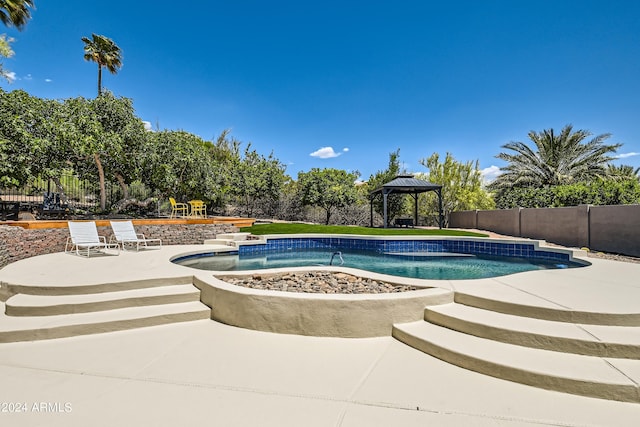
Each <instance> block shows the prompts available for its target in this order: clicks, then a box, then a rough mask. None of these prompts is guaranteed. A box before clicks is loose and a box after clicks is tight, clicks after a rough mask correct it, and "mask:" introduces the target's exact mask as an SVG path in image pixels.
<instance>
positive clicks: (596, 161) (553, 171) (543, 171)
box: [491, 125, 622, 190]
mask: <svg viewBox="0 0 640 427" xmlns="http://www.w3.org/2000/svg"><path fill="white" fill-rule="evenodd" d="M590 136H591V133H590V132H589V131H586V130H577V131H575V132H574V131H573V127H572V126H571V125H566V126H565V127H564V128H563V129H562V131H561V132H560V133H559V134H556V133H555V132H554V131H553V129H547V130H543V131H542V132H540V133H538V132H534V131H531V132H529V139H531V141H532V142H533V143H534V147H533V148H532V147H529V146H528V145H526V144H525V143H523V142H510V143H508V144H506V145H503V147H502V148H505V149H507V150H509V152H503V153H500V154H498V155H497V156H496V157H497V158H499V159H501V160H504V161H506V162H507V163H508V165H507V166H505V167H502V168H501V170H502V171H503V172H504V173H503V174H501V175H500V176H498V178H497V179H496V180H495V181H493V182H492V183H491V188H493V189H497V190H500V189H504V188H511V187H527V186H551V185H559V184H570V183H573V182H578V181H586V180H590V179H592V178H595V177H597V176H599V175H603V174H604V172H605V168H606V166H607V163H608V162H609V161H611V160H612V159H613V157H612V156H611V154H613V153H615V152H616V150H617V149H618V148H619V147H620V146H621V145H622V144H605V141H606V140H607V139H608V138H609V137H610V135H609V134H602V135H598V136H596V137H594V138H592V139H590V140H588V141H586V139H587V138H589V137H590Z"/></svg>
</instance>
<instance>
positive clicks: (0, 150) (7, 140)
mask: <svg viewBox="0 0 640 427" xmlns="http://www.w3.org/2000/svg"><path fill="white" fill-rule="evenodd" d="M43 103H44V101H43V100H41V99H39V98H36V97H32V96H30V95H29V94H28V93H26V92H25V91H22V90H17V91H12V92H5V91H3V90H2V89H0V184H2V186H19V185H23V184H25V183H26V182H27V181H28V180H29V178H30V177H31V176H32V175H33V169H34V166H36V164H37V162H34V159H36V158H38V157H39V151H40V150H39V148H40V144H39V141H38V140H37V136H36V135H35V134H34V131H36V129H38V128H40V127H41V126H42V125H43V124H44V123H43V116H42V114H41V111H42V110H43Z"/></svg>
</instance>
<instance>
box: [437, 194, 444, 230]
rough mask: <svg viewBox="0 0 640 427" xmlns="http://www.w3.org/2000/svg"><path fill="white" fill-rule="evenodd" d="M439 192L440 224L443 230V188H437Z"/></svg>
mask: <svg viewBox="0 0 640 427" xmlns="http://www.w3.org/2000/svg"><path fill="white" fill-rule="evenodd" d="M437 193H438V214H439V215H438V216H439V221H438V223H439V225H440V229H441V230H442V225H443V222H444V216H443V215H442V188H439V189H438V190H437Z"/></svg>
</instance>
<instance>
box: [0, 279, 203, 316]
mask: <svg viewBox="0 0 640 427" xmlns="http://www.w3.org/2000/svg"><path fill="white" fill-rule="evenodd" d="M199 300H200V290H199V289H198V288H196V287H195V286H193V285H173V286H161V287H153V288H140V289H132V290H127V291H119V292H105V293H99V294H83V295H59V296H50V295H25V294H18V295H14V296H12V297H11V298H9V299H8V300H7V301H6V303H5V305H6V310H5V313H6V314H7V315H8V316H55V315H59V314H73V313H88V312H92V311H102V310H114V309H119V308H126V307H138V306H146V305H157V304H172V303H179V302H189V301H199Z"/></svg>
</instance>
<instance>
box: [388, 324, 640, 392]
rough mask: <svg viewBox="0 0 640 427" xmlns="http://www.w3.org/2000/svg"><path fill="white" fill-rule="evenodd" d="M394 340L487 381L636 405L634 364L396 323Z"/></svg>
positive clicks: (637, 389)
mask: <svg viewBox="0 0 640 427" xmlns="http://www.w3.org/2000/svg"><path fill="white" fill-rule="evenodd" d="M393 336H394V337H395V338H396V339H398V340H400V341H402V342H403V343H405V344H407V345H409V346H411V347H413V348H415V349H418V350H420V351H422V352H424V353H427V354H429V355H431V356H434V357H437V358H438V359H441V360H444V361H445V362H449V363H451V364H454V365H456V366H460V367H462V368H465V369H469V370H472V371H475V372H479V373H482V374H485V375H489V376H492V377H496V378H500V379H504V380H508V381H513V382H517V383H521V384H526V385H530V386H534V387H539V388H543V389H546V390H554V391H560V392H565V393H571V394H577V395H582V396H589V397H597V398H602V399H608V400H617V401H623V402H634V403H640V389H639V388H638V380H639V379H640V378H638V375H636V378H635V380H634V379H633V378H632V376H631V375H632V373H634V372H635V373H636V374H638V373H639V372H640V366H639V365H640V362H638V361H637V360H629V359H605V358H599V357H593V356H583V355H577V354H570V353H562V352H557V351H550V350H541V349H535V348H529V347H522V346H519V345H514V344H506V343H502V342H498V341H493V340H490V339H485V338H480V337H476V336H473V335H468V334H463V333H460V332H457V331H454V330H451V329H448V328H444V327H442V326H438V325H435V324H433V323H427V322H413V323H406V324H401V325H396V326H395V327H394V329H393ZM621 368H623V369H621ZM625 371H627V372H625Z"/></svg>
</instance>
